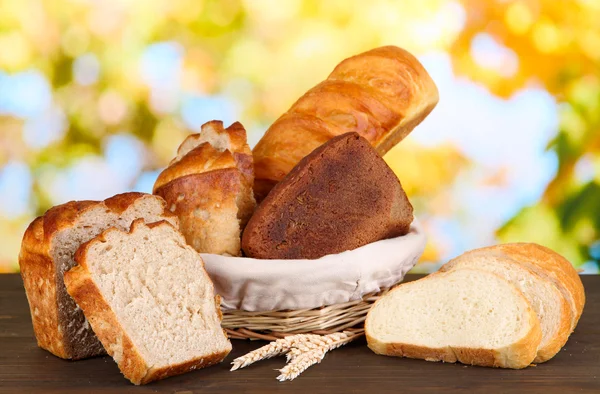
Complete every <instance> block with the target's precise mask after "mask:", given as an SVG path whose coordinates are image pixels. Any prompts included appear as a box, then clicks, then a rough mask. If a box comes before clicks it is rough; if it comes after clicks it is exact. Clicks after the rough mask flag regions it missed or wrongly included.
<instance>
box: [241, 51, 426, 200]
mask: <svg viewBox="0 0 600 394" xmlns="http://www.w3.org/2000/svg"><path fill="white" fill-rule="evenodd" d="M437 102H438V91H437V88H436V86H435V84H434V82H433V80H432V79H431V77H430V76H429V74H428V73H427V71H426V70H425V69H424V68H423V66H422V65H421V63H419V61H418V60H417V59H416V58H415V57H414V56H413V55H411V54H410V53H408V52H407V51H405V50H404V49H401V48H398V47H394V46H385V47H381V48H376V49H372V50H370V51H368V52H364V53H361V54H359V55H356V56H353V57H350V58H348V59H346V60H344V61H342V62H341V63H340V64H338V65H337V67H335V69H334V70H333V72H332V73H331V74H330V75H329V77H327V79H326V80H325V81H323V82H321V83H320V84H318V85H317V86H315V87H314V88H312V89H310V90H309V91H308V92H307V93H306V94H305V95H304V96H302V97H301V98H300V99H299V100H298V101H296V102H295V103H294V104H293V105H292V107H291V108H290V109H289V110H288V111H287V112H286V113H285V114H283V115H282V116H281V117H280V118H279V119H277V120H276V121H275V123H273V125H272V126H271V127H269V129H268V130H267V132H266V133H265V135H264V136H263V137H262V139H261V140H260V141H259V142H258V144H257V145H256V147H255V148H254V151H253V153H254V163H255V171H256V181H255V188H254V191H255V194H256V198H257V200H258V201H262V199H263V198H264V197H265V196H266V195H267V194H268V193H269V191H270V190H271V188H273V186H274V185H275V184H276V183H277V182H279V181H280V180H282V179H283V177H284V176H285V175H286V174H287V173H288V172H290V171H291V169H292V168H293V167H294V166H295V165H296V164H297V163H298V162H299V161H300V159H302V158H303V157H304V156H306V155H308V154H309V153H310V152H312V151H313V150H314V149H316V148H317V147H318V146H320V145H322V144H323V143H325V142H326V141H328V140H329V139H331V138H333V137H335V136H337V135H340V134H344V133H347V132H351V131H354V132H357V133H359V134H360V135H361V136H363V137H364V138H366V139H367V140H368V141H369V142H370V143H371V144H372V145H373V146H374V147H375V148H376V149H377V151H378V152H379V154H380V155H383V154H385V153H386V152H387V151H388V150H389V149H391V148H392V147H393V146H394V145H396V144H397V143H398V142H400V141H401V140H402V139H403V138H404V137H406V136H407V135H408V133H410V132H411V131H412V129H413V128H414V127H415V126H417V125H418V124H419V123H420V122H421V121H422V120H423V119H424V118H425V117H426V116H427V115H428V114H429V113H430V112H431V110H432V109H433V108H434V107H435V105H436V104H437Z"/></svg>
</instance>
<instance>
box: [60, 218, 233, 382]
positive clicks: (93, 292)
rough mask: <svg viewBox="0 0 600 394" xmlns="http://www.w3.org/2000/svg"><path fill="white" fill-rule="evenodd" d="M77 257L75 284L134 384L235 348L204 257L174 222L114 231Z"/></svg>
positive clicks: (69, 277)
mask: <svg viewBox="0 0 600 394" xmlns="http://www.w3.org/2000/svg"><path fill="white" fill-rule="evenodd" d="M75 259H76V261H77V264H78V265H76V266H75V267H74V268H72V269H71V270H69V271H68V272H67V273H65V276H64V278H65V284H66V286H67V290H68V292H69V294H70V295H71V296H72V297H73V298H74V299H75V301H77V305H79V306H80V307H81V309H82V310H83V313H84V314H85V316H86V318H87V319H88V321H89V322H90V325H91V326H92V328H93V329H94V332H95V333H96V335H97V336H98V338H99V339H100V341H101V342H102V345H104V348H105V349H106V351H107V352H108V354H110V355H111V356H112V357H113V358H114V359H115V361H116V362H117V364H118V366H119V369H120V370H121V372H122V373H123V375H125V377H126V378H127V379H129V380H130V381H131V382H132V383H134V384H145V383H148V382H151V381H154V380H158V379H163V378H166V377H169V376H173V375H178V374H181V373H184V372H187V371H191V370H194V369H198V368H203V367H206V366H209V365H213V364H216V363H218V362H221V361H222V360H223V359H224V358H225V356H227V354H228V353H229V352H230V351H231V343H230V342H229V340H228V339H227V336H226V335H225V333H224V331H223V329H222V328H221V310H220V306H219V296H215V295H214V288H213V284H212V282H211V280H210V278H209V277H208V274H207V273H206V270H205V269H204V263H203V261H202V259H201V258H200V255H199V254H198V253H197V252H196V251H195V250H194V249H192V248H191V247H190V246H188V245H186V242H185V238H184V237H183V236H182V235H181V234H180V233H179V232H178V231H177V230H176V229H175V227H173V226H172V225H171V224H169V223H168V222H166V221H163V222H158V223H154V224H149V225H146V224H144V222H143V220H136V221H134V222H133V224H132V226H131V230H130V231H128V232H124V231H121V230H118V229H114V228H113V229H109V230H107V231H105V232H103V233H102V234H101V235H99V236H98V237H96V238H94V239H92V240H91V241H89V242H87V243H86V244H84V245H82V246H81V247H80V248H79V250H78V251H77V254H76V257H75Z"/></svg>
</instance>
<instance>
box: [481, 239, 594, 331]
mask: <svg viewBox="0 0 600 394" xmlns="http://www.w3.org/2000/svg"><path fill="white" fill-rule="evenodd" d="M479 250H487V251H500V252H503V253H506V254H507V255H508V256H509V257H511V258H513V259H515V260H516V261H518V262H519V263H521V264H522V265H524V266H526V267H527V268H529V269H530V270H532V271H533V272H535V273H537V274H538V275H540V276H543V277H546V278H548V279H549V280H551V281H552V283H554V284H555V285H556V287H558V289H559V290H560V291H561V292H562V293H563V295H564V297H565V298H566V300H567V302H568V303H569V305H571V310H572V314H571V317H572V319H571V331H573V330H574V329H575V326H577V322H579V318H580V317H581V314H582V313H583V307H584V305H585V291H584V288H583V283H581V278H580V277H579V274H578V273H577V271H576V270H575V267H573V265H572V264H571V263H570V262H569V261H568V260H567V259H565V258H564V257H563V256H561V255H559V254H558V253H556V252H555V251H553V250H551V249H548V248H546V247H545V246H541V245H538V244H534V243H512V244H502V245H495V246H490V247H487V248H483V249H479Z"/></svg>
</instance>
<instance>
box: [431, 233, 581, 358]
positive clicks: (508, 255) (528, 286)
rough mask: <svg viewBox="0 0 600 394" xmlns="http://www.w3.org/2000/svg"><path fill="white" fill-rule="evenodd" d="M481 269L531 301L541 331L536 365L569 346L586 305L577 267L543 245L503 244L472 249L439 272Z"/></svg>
mask: <svg viewBox="0 0 600 394" xmlns="http://www.w3.org/2000/svg"><path fill="white" fill-rule="evenodd" d="M462 268H478V269H483V270H487V271H490V272H493V273H495V274H497V275H500V276H502V277H504V278H505V279H507V280H508V281H510V282H511V283H512V284H513V285H514V286H515V287H517V288H518V289H519V290H521V291H522V292H523V294H524V295H525V297H526V298H527V299H528V300H529V303H530V304H531V305H532V307H533V309H534V311H535V312H536V314H537V316H538V318H539V319H540V324H541V328H542V341H541V343H540V347H539V349H538V354H537V357H536V358H535V360H534V361H535V362H536V363H541V362H544V361H548V360H549V359H551V358H552V357H554V355H555V354H556V353H558V352H559V351H560V349H561V348H562V347H563V346H564V345H565V344H566V343H567V340H568V339H569V335H570V334H571V332H572V331H573V330H574V329H575V326H576V325H577V322H578V321H579V317H580V316H581V313H582V311H583V305H584V304H585V293H584V289H583V284H582V283H581V279H580V278H579V275H578V274H577V271H575V268H574V267H573V265H572V264H571V263H569V262H568V261H567V260H566V259H565V258H564V257H562V256H561V255H559V254H558V253H556V252H554V251H552V250H550V249H548V248H545V247H543V246H541V245H537V244H531V243H520V244H503V245H496V246H491V247H486V248H481V249H476V250H472V251H470V252H467V253H464V254H462V255H461V256H459V257H457V258H455V259H453V260H451V261H450V262H448V263H447V264H445V265H444V266H443V267H442V268H441V269H440V270H441V271H449V270H453V269H462Z"/></svg>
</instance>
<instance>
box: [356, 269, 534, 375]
mask: <svg viewBox="0 0 600 394" xmlns="http://www.w3.org/2000/svg"><path fill="white" fill-rule="evenodd" d="M365 334H366V337H367V343H368V346H369V348H371V350H373V351H374V352H375V353H377V354H382V355H386V356H401V357H409V358H420V359H425V360H427V361H444V362H451V363H454V362H457V361H459V362H461V363H464V364H470V365H480V366H486V367H500V368H515V369H519V368H525V367H527V366H528V365H529V364H530V363H531V362H532V361H533V359H534V358H535V357H536V353H537V348H538V345H539V343H540V340H541V337H542V332H541V329H540V323H539V321H538V318H537V316H536V314H535V312H534V311H533V309H532V308H531V306H530V305H529V302H527V300H526V299H525V297H524V296H523V294H522V293H521V292H520V291H519V290H517V289H516V288H515V287H514V286H513V285H511V284H510V283H509V282H507V281H506V280H504V279H502V278H500V277H499V276H497V275H494V274H492V273H489V272H486V271H482V270H473V269H460V270H451V271H448V272H442V273H437V274H432V275H429V276H428V277H426V278H424V279H421V280H418V281H415V282H409V283H405V284H402V285H400V286H398V287H396V288H394V289H393V290H391V291H390V292H389V293H387V294H386V295H384V296H383V297H381V298H380V299H379V300H378V301H377V302H376V303H375V304H374V305H373V307H372V308H371V310H370V311H369V313H368V315H367V320H366V322H365Z"/></svg>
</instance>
